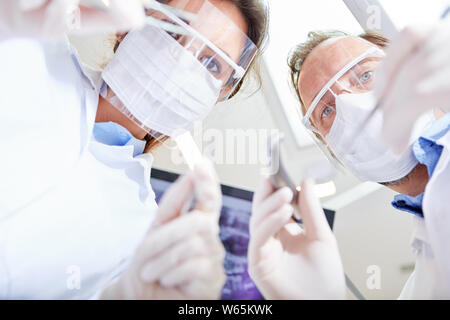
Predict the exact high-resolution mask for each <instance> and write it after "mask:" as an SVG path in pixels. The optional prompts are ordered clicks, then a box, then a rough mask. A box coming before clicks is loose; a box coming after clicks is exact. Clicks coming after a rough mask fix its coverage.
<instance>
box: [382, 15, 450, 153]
mask: <svg viewBox="0 0 450 320" xmlns="http://www.w3.org/2000/svg"><path fill="white" fill-rule="evenodd" d="M449 39H450V22H449V21H445V20H443V21H439V22H438V23H436V24H435V25H432V26H414V27H407V28H405V29H404V30H403V31H402V32H401V33H400V34H399V36H398V37H397V38H396V39H394V41H393V42H392V44H391V46H390V47H389V49H388V50H387V55H386V58H385V60H384V62H383V65H382V66H381V67H380V70H378V72H377V76H376V84H375V94H376V95H377V97H378V98H379V99H381V101H382V102H383V118H384V124H383V130H382V132H383V139H384V141H385V142H386V144H387V145H388V146H390V147H391V148H392V149H393V150H395V151H397V152H398V153H401V152H403V151H404V150H405V149H406V147H408V143H409V139H410V136H411V131H412V128H413V124H414V122H415V121H416V120H417V119H418V118H419V117H420V116H421V115H422V114H423V113H424V112H426V111H429V110H432V109H434V108H440V109H441V110H443V111H445V112H448V111H449V110H450V42H449Z"/></svg>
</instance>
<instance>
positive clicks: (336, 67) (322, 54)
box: [298, 37, 373, 106]
mask: <svg viewBox="0 0 450 320" xmlns="http://www.w3.org/2000/svg"><path fill="white" fill-rule="evenodd" d="M371 46H373V45H372V44H371V43H369V42H367V41H365V40H363V39H361V38H358V37H343V38H337V39H330V40H327V41H325V42H323V43H321V44H320V45H319V46H317V47H316V48H314V49H313V51H312V52H311V53H310V54H309V56H308V57H307V58H306V60H305V61H304V63H303V66H302V69H301V71H300V75H299V81H298V87H299V91H300V95H301V96H302V99H303V101H304V102H305V104H306V106H309V105H310V104H311V102H312V101H313V100H314V98H315V96H316V95H317V93H318V92H319V91H320V90H321V89H322V88H323V86H324V85H326V84H327V82H328V81H329V80H330V79H331V78H332V77H333V76H335V75H336V74H337V73H338V72H339V71H340V70H341V69H342V68H343V67H344V66H345V65H346V64H348V63H349V62H350V61H352V60H353V59H355V58H357V57H358V56H360V55H361V54H363V53H364V52H365V51H366V50H367V49H369V48H370V47H371Z"/></svg>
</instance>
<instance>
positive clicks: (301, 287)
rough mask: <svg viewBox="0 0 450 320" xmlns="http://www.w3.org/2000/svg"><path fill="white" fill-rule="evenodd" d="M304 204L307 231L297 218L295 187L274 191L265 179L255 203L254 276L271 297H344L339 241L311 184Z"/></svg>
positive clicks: (251, 251)
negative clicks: (292, 201)
mask: <svg viewBox="0 0 450 320" xmlns="http://www.w3.org/2000/svg"><path fill="white" fill-rule="evenodd" d="M301 187H302V191H301V192H300V195H299V199H298V204H299V206H300V212H301V214H302V220H303V223H304V228H305V229H304V230H303V231H302V230H301V229H300V227H299V226H298V224H297V223H296V222H294V221H293V220H292V219H291V217H292V212H293V208H292V206H291V205H290V202H291V200H292V197H293V194H292V191H291V190H290V189H289V188H282V189H279V190H277V191H276V192H274V190H273V187H272V186H271V184H270V181H269V180H268V179H267V178H263V180H262V181H261V183H260V186H259V188H258V190H257V191H256V193H255V196H254V199H253V210H252V217H251V220H250V243H249V250H248V258H249V271H250V275H251V277H252V279H253V281H254V282H255V284H256V285H257V287H258V289H259V290H260V291H261V293H262V294H263V295H264V297H265V298H266V299H342V298H345V278H344V271H343V267H342V262H341V258H340V256H339V252H338V247H337V244H336V240H335V237H334V236H333V233H332V232H331V229H330V227H329V225H328V223H327V220H326V218H325V214H324V212H323V210H322V208H321V206H320V203H319V200H318V199H317V197H316V196H315V195H314V191H313V184H312V182H311V181H307V182H304V183H303V184H302V186H301Z"/></svg>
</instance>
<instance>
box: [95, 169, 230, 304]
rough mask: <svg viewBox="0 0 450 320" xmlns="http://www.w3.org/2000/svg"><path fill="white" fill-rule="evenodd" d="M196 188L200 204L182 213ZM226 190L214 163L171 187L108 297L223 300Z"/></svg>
mask: <svg viewBox="0 0 450 320" xmlns="http://www.w3.org/2000/svg"><path fill="white" fill-rule="evenodd" d="M194 188H195V194H196V207H195V209H194V210H193V211H191V212H189V213H187V214H182V212H183V209H184V208H185V206H186V203H188V201H189V199H190V197H191V194H192V191H193V190H194ZM220 208H221V193H220V188H219V184H218V183H217V179H216V176H215V173H214V169H213V167H212V164H211V163H210V162H206V161H205V162H204V163H202V165H201V166H197V167H196V169H195V170H194V172H193V173H190V174H188V175H186V176H183V177H182V178H180V179H179V180H178V181H177V182H176V183H175V184H174V185H173V186H171V188H170V189H169V190H168V191H167V192H166V194H165V195H164V197H163V199H162V200H161V205H160V207H159V209H158V212H157V217H156V219H155V221H154V223H153V224H152V226H151V228H150V230H149V231H148V234H147V235H146V237H145V239H144V240H143V242H142V243H141V245H140V246H139V248H138V249H137V251H136V253H135V255H134V258H133V261H132V262H131V264H130V266H129V267H128V268H127V270H126V271H125V272H124V273H123V274H122V275H121V277H120V279H119V280H118V282H117V283H115V284H114V285H112V286H111V287H109V288H107V289H106V290H105V291H104V293H103V295H102V298H103V299H217V298H219V297H220V294H221V289H222V287H223V284H224V282H225V272H224V267H223V259H224V257H225V250H224V248H223V245H222V243H221V241H220V238H219V226H218V219H219V212H220Z"/></svg>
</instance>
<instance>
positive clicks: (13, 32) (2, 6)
mask: <svg viewBox="0 0 450 320" xmlns="http://www.w3.org/2000/svg"><path fill="white" fill-rule="evenodd" d="M103 3H104V2H103V1H101V0H20V1H17V0H2V1H0V34H1V35H2V37H8V36H9V37H11V36H33V37H46V38H57V37H61V36H62V35H64V34H66V33H76V34H80V33H81V34H94V33H104V32H120V31H129V30H130V29H132V28H137V27H139V26H141V25H143V24H144V21H145V11H144V6H143V1H142V0H128V1H123V0H109V1H108V2H107V3H108V6H107V7H103V9H101V8H102V4H103Z"/></svg>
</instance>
